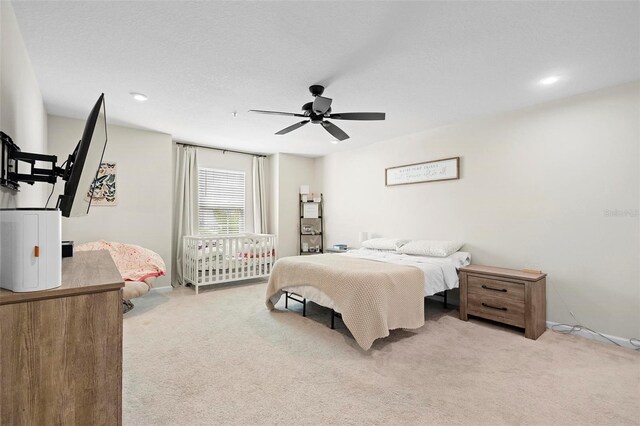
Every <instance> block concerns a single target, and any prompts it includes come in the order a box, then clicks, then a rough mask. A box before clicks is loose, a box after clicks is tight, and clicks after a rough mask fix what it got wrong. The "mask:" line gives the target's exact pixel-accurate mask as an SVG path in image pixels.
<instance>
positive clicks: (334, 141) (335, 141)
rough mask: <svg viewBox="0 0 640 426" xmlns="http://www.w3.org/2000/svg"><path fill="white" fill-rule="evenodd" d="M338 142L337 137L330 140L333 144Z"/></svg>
mask: <svg viewBox="0 0 640 426" xmlns="http://www.w3.org/2000/svg"><path fill="white" fill-rule="evenodd" d="M338 142H340V141H339V140H338V139H334V140H332V141H331V143H332V144H334V145H335V144H337V143H338Z"/></svg>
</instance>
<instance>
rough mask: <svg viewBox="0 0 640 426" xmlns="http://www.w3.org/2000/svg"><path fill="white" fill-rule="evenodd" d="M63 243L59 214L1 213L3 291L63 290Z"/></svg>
mask: <svg viewBox="0 0 640 426" xmlns="http://www.w3.org/2000/svg"><path fill="white" fill-rule="evenodd" d="M61 240H62V238H61V214H60V211H59V210H55V209H3V210H0V287H2V288H6V289H8V290H11V291H16V292H27V291H38V290H47V289H50V288H55V287H59V286H60V283H61V278H62V277H61V270H62V269H61V267H62V246H61Z"/></svg>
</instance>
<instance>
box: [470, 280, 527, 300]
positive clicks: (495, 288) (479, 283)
mask: <svg viewBox="0 0 640 426" xmlns="http://www.w3.org/2000/svg"><path fill="white" fill-rule="evenodd" d="M467 286H468V290H467V291H468V292H469V293H474V294H478V295H485V296H487V297H504V298H506V299H512V300H517V301H520V302H524V283H515V282H509V281H504V280H500V279H496V278H493V277H480V276H477V275H469V276H468V278H467ZM469 296H471V294H469Z"/></svg>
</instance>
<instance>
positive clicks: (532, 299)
mask: <svg viewBox="0 0 640 426" xmlns="http://www.w3.org/2000/svg"><path fill="white" fill-rule="evenodd" d="M546 276H547V274H544V273H532V272H525V271H518V270H515V269H505V268H496V267H492V266H481V265H469V266H465V267H463V268H460V319H461V320H464V321H467V319H468V317H469V315H474V316H478V317H482V318H486V319H490V320H494V321H498V322H501V323H504V324H510V325H513V326H516V327H520V328H524V335H525V337H527V338H529V339H534V340H535V339H537V338H538V337H540V335H541V334H542V333H544V331H545V329H546V320H547V307H546Z"/></svg>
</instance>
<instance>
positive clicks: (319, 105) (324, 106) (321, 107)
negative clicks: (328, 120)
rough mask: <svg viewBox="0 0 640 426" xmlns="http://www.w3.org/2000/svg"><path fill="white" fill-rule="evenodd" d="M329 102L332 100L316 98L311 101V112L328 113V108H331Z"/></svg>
mask: <svg viewBox="0 0 640 426" xmlns="http://www.w3.org/2000/svg"><path fill="white" fill-rule="evenodd" d="M331 101H332V99H330V98H325V97H322V96H316V98H315V100H314V101H313V112H315V113H316V114H324V113H325V112H327V111H329V108H331Z"/></svg>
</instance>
